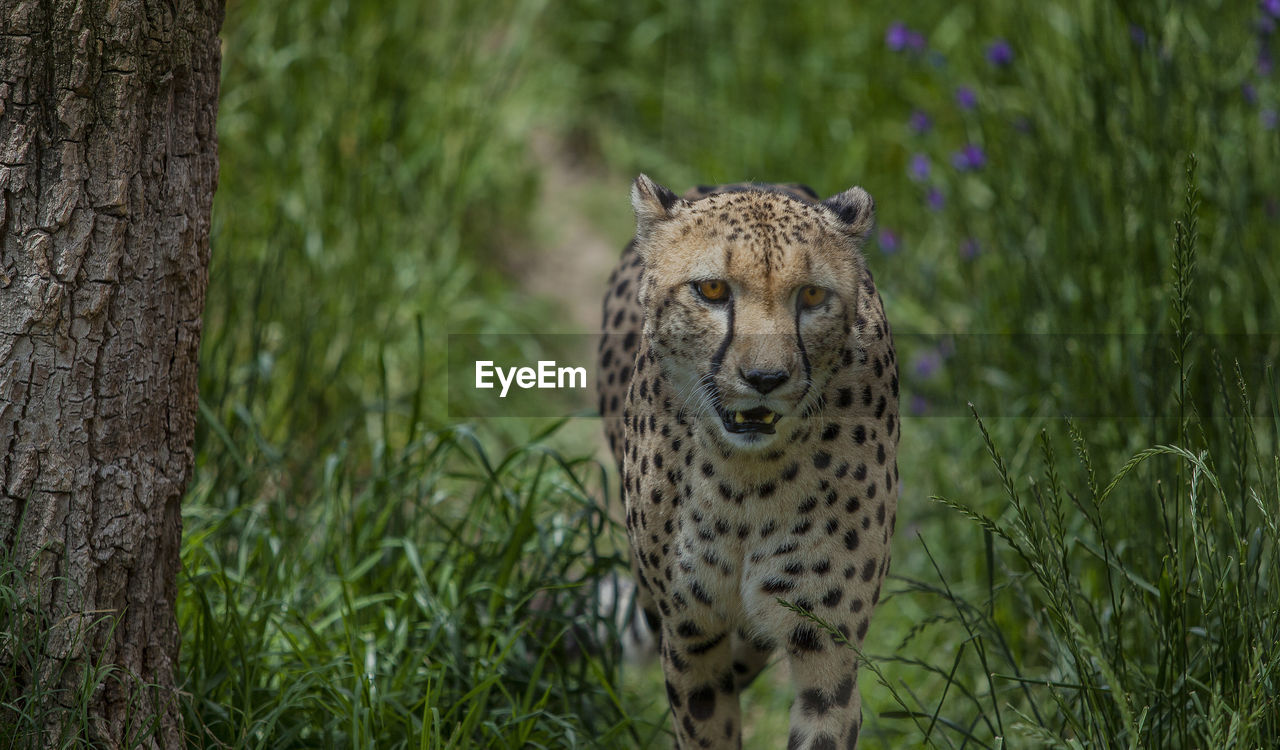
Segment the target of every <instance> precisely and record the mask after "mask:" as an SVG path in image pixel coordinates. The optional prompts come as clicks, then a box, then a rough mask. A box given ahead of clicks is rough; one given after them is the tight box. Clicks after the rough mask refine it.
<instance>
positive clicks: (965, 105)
mask: <svg viewBox="0 0 1280 750" xmlns="http://www.w3.org/2000/svg"><path fill="white" fill-rule="evenodd" d="M956 105H957V106H959V107H960V109H963V110H970V109H973V108H974V107H976V106H977V105H978V95H977V94H975V93H973V89H971V88H969V87H968V86H961V87H959V88H957V89H956Z"/></svg>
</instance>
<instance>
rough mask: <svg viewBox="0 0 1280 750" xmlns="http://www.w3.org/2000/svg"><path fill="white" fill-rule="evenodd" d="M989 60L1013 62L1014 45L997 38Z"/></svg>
mask: <svg viewBox="0 0 1280 750" xmlns="http://www.w3.org/2000/svg"><path fill="white" fill-rule="evenodd" d="M1277 2H1280V0H1277ZM987 62H989V63H991V64H992V65H994V66H995V67H997V68H1003V67H1005V66H1006V65H1008V64H1009V63H1011V62H1013V47H1011V46H1009V42H1008V40H1005V39H997V40H995V41H994V42H992V43H991V44H988V45H987Z"/></svg>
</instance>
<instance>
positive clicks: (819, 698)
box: [787, 648, 862, 750]
mask: <svg viewBox="0 0 1280 750" xmlns="http://www.w3.org/2000/svg"><path fill="white" fill-rule="evenodd" d="M857 670H858V662H857V657H856V656H855V655H854V654H853V653H852V652H851V651H849V650H848V649H844V648H838V649H830V648H828V649H827V650H826V651H825V652H820V653H815V652H797V651H795V650H792V651H791V679H792V683H793V684H794V685H795V689H796V699H795V701H794V702H793V703H792V704H791V733H790V735H789V736H788V738H787V748H788V750H792V749H793V748H794V749H795V750H799V749H800V748H807V749H808V750H836V748H841V749H842V750H853V748H855V747H857V745H858V733H859V731H861V729H862V697H861V696H860V695H859V694H858V673H857Z"/></svg>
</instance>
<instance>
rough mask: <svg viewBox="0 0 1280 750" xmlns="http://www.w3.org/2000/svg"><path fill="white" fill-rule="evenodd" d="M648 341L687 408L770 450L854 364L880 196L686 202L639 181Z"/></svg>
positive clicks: (732, 440)
mask: <svg viewBox="0 0 1280 750" xmlns="http://www.w3.org/2000/svg"><path fill="white" fill-rule="evenodd" d="M631 202H632V206H633V208H634V209H635V213H636V250H637V252H638V253H639V255H640V258H641V260H642V262H643V263H644V270H645V273H644V277H643V279H644V280H643V282H642V284H641V286H640V290H639V295H640V296H639V299H640V304H641V306H642V307H643V309H644V336H645V339H646V341H647V343H648V345H649V346H650V348H651V350H652V351H653V352H654V353H655V355H656V356H657V359H658V360H659V362H660V363H661V366H662V369H663V372H664V374H665V375H666V377H667V378H668V380H669V381H670V382H671V384H672V385H673V386H674V389H675V393H676V396H675V398H676V400H677V401H678V404H677V406H678V408H680V409H681V410H682V411H683V412H684V413H685V414H686V415H688V416H689V417H691V418H693V419H694V420H695V422H696V423H697V424H699V425H703V426H704V427H705V428H706V429H705V431H706V433H707V434H709V435H711V437H712V438H713V439H714V440H716V441H717V442H719V443H720V444H721V445H722V446H724V447H730V448H735V449H760V448H763V447H765V446H767V445H769V444H770V443H772V442H773V441H775V440H777V439H779V437H781V436H786V435H789V434H791V433H793V432H794V431H796V430H798V429H800V428H801V426H802V423H803V421H804V420H805V419H807V418H808V417H809V415H810V414H811V413H813V411H814V410H815V409H816V408H818V407H819V405H820V404H821V393H822V391H823V387H824V386H825V385H826V383H827V382H828V381H829V380H830V379H831V378H832V376H833V375H834V374H835V373H836V371H837V370H838V369H839V368H840V367H841V366H842V364H844V363H847V355H846V352H847V350H848V346H849V338H850V335H851V333H850V332H851V331H852V330H853V323H854V318H855V315H856V311H857V309H858V295H859V293H860V284H859V280H860V278H861V276H862V269H863V259H862V254H861V247H862V244H863V242H864V241H865V239H866V236H867V234H868V233H869V232H870V230H871V227H872V224H873V221H874V202H873V201H872V199H871V196H870V195H868V194H867V193H866V191H864V190H863V189H862V188H859V187H853V188H850V189H849V190H846V191H845V192H843V193H840V194H838V195H836V196H833V197H832V198H829V199H827V200H825V201H823V202H821V203H812V202H807V201H804V200H801V199H799V198H796V197H793V196H791V195H787V194H782V193H777V192H770V191H768V190H763V189H762V190H758V191H754V190H753V191H742V192H730V193H722V194H716V195H711V196H709V197H706V198H703V199H701V200H698V201H694V202H690V201H685V200H682V199H680V198H678V197H676V195H675V194H674V193H672V192H671V191H670V190H668V189H667V188H665V187H663V186H661V185H659V184H657V183H655V182H653V181H652V180H650V179H649V178H648V177H646V176H645V175H640V176H639V177H637V178H636V181H635V183H634V185H633V186H632V189H631Z"/></svg>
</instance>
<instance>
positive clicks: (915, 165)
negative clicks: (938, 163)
mask: <svg viewBox="0 0 1280 750" xmlns="http://www.w3.org/2000/svg"><path fill="white" fill-rule="evenodd" d="M907 172H908V173H909V174H910V175H911V179H913V180H915V181H916V182H924V181H925V180H927V179H929V172H930V164H929V157H927V156H925V155H924V154H915V155H913V156H912V157H911V166H910V167H908V169H907Z"/></svg>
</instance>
